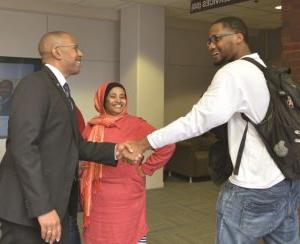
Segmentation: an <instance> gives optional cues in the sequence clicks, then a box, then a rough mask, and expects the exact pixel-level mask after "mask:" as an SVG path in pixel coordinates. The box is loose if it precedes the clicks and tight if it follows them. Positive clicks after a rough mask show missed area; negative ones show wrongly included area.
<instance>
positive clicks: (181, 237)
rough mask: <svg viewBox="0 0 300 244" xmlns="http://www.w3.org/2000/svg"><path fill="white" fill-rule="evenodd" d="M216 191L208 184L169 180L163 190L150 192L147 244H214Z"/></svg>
mask: <svg viewBox="0 0 300 244" xmlns="http://www.w3.org/2000/svg"><path fill="white" fill-rule="evenodd" d="M218 191H219V189H218V188H217V187H215V186H214V185H213V183H212V182H210V181H202V182H193V183H188V180H187V179H183V178H181V179H178V178H177V177H168V179H167V180H166V181H165V187H164V188H162V189H155V190H149V191H148V192H147V200H148V201H147V211H148V223H149V227H150V232H149V235H148V244H167V243H172V244H202V243H203V244H210V243H214V236H215V203H216V198H217V194H218Z"/></svg>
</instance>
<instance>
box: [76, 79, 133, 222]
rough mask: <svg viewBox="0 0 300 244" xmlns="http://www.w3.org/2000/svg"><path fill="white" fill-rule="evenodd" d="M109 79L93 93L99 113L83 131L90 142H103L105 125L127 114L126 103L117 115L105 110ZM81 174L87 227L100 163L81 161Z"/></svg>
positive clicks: (99, 171) (81, 197)
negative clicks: (94, 183)
mask: <svg viewBox="0 0 300 244" xmlns="http://www.w3.org/2000/svg"><path fill="white" fill-rule="evenodd" d="M109 83H111V82H110V81H107V82H104V83H103V84H101V85H100V86H99V88H98V90H97V92H96V94H95V97H94V104H95V109H96V110H97V111H98V112H99V115H98V116H96V117H94V118H92V119H91V120H90V121H89V122H88V127H87V128H86V129H85V131H84V132H83V136H84V138H87V140H88V141H91V142H103V139H104V130H105V128H107V127H114V126H116V125H115V122H116V121H118V120H119V119H121V118H123V117H124V116H126V115H127V104H126V107H125V108H124V110H123V112H122V113H120V114H119V115H116V116H114V115H110V114H108V113H107V112H106V111H105V107H104V104H105V101H104V95H105V91H106V88H107V86H108V84H109ZM82 168H83V171H82V174H81V179H80V199H81V204H82V208H83V226H84V227H87V226H88V225H89V223H90V211H91V198H92V184H93V182H97V183H100V179H101V178H102V164H98V163H93V162H83V163H82Z"/></svg>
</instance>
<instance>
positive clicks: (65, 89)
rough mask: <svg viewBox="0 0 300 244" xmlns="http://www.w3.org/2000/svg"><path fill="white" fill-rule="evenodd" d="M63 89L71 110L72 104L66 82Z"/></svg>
mask: <svg viewBox="0 0 300 244" xmlns="http://www.w3.org/2000/svg"><path fill="white" fill-rule="evenodd" d="M63 88H64V91H65V94H66V96H67V98H68V100H69V102H70V104H71V107H72V109H73V102H72V98H71V92H70V87H69V85H68V83H67V82H66V83H65V84H64V86H63Z"/></svg>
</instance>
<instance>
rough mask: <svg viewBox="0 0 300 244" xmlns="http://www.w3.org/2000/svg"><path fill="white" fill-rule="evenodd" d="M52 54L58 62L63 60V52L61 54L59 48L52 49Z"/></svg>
mask: <svg viewBox="0 0 300 244" xmlns="http://www.w3.org/2000/svg"><path fill="white" fill-rule="evenodd" d="M51 54H52V56H53V57H54V58H55V59H58V60H60V59H61V52H60V50H59V48H55V47H54V48H52V50H51Z"/></svg>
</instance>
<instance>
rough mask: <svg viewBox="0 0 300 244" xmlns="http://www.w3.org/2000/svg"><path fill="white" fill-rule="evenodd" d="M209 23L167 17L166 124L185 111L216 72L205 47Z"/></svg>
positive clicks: (194, 101)
mask: <svg viewBox="0 0 300 244" xmlns="http://www.w3.org/2000/svg"><path fill="white" fill-rule="evenodd" d="M207 31H208V24H206V23H200V24H199V22H195V21H183V20H181V21H179V20H175V19H168V21H167V24H166V70H165V74H166V78H165V124H166V123H169V122H171V121H173V120H174V119H176V118H178V117H179V116H182V115H185V114H186V112H188V111H189V110H190V109H191V107H192V105H193V104H194V103H196V102H197V101H198V100H199V98H200V97H201V95H202V94H203V92H204V91H205V90H206V88H207V87H208V85H209V84H210V81H211V78H212V76H213V74H214V72H215V68H214V66H213V65H212V62H211V58H210V56H209V54H208V51H207V47H206V39H207Z"/></svg>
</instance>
